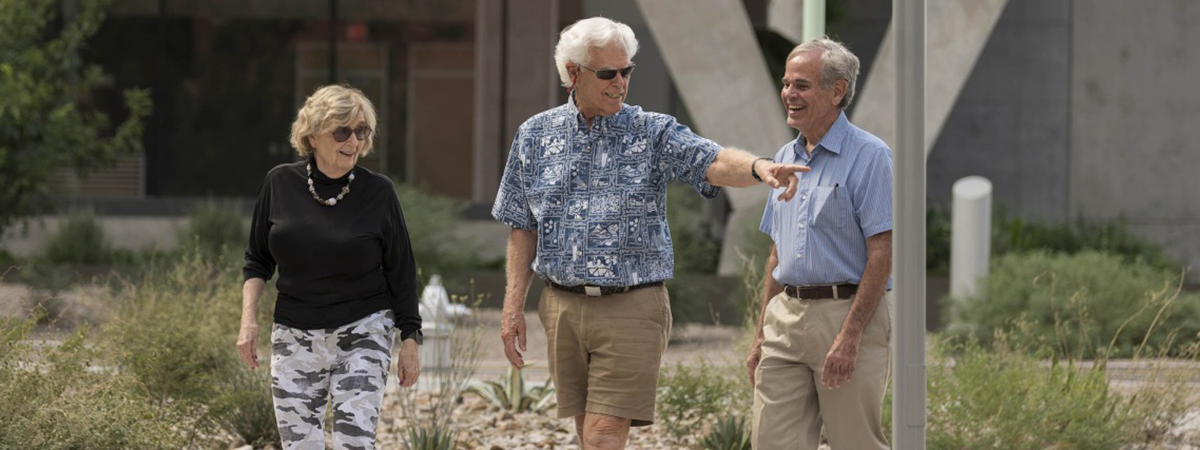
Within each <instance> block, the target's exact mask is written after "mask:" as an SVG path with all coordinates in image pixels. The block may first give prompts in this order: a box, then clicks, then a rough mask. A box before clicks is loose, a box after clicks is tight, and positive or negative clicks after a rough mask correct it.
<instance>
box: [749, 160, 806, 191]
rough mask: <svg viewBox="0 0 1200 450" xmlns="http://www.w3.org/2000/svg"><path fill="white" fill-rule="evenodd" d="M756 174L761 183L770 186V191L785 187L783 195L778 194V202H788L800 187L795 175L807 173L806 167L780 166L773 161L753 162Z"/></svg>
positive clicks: (798, 179)
mask: <svg viewBox="0 0 1200 450" xmlns="http://www.w3.org/2000/svg"><path fill="white" fill-rule="evenodd" d="M755 162H756V163H757V164H756V166H755V167H756V169H757V170H756V172H757V173H758V176H759V177H760V178H762V180H763V183H766V184H767V186H770V187H771V188H772V189H774V188H778V187H781V186H784V185H786V186H787V189H784V191H783V193H781V194H779V197H778V198H779V200H783V201H789V200H791V199H792V196H795V195H796V189H797V188H798V187H799V186H800V176H799V175H796V174H797V173H801V172H808V171H809V170H812V169H810V168H809V167H808V166H801V165H797V164H781V163H777V162H773V161H765V160H763V161H755Z"/></svg>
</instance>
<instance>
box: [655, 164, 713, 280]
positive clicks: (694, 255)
mask: <svg viewBox="0 0 1200 450" xmlns="http://www.w3.org/2000/svg"><path fill="white" fill-rule="evenodd" d="M711 203H712V202H711V201H709V200H705V199H704V198H703V197H701V196H700V195H698V194H696V192H695V191H693V190H692V188H691V187H688V186H686V185H684V184H683V183H671V184H668V185H667V227H668V229H669V230H670V232H671V247H672V248H673V250H674V252H675V273H703V274H713V273H716V272H717V263H718V262H719V261H720V259H721V236H719V235H717V234H716V230H717V227H716V226H715V225H714V224H713V221H712V214H711V210H712V204H711Z"/></svg>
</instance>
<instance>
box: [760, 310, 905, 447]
mask: <svg viewBox="0 0 1200 450" xmlns="http://www.w3.org/2000/svg"><path fill="white" fill-rule="evenodd" d="M852 301H853V299H841V300H834V299H820V300H800V299H797V298H794V297H789V296H787V294H783V293H781V294H779V295H777V296H775V297H774V298H772V299H771V300H770V303H769V304H768V306H767V310H766V315H765V316H764V318H763V336H764V339H765V340H764V341H763V346H762V360H761V362H760V363H759V365H758V368H757V369H756V370H755V375H754V377H755V382H756V383H757V384H756V386H755V388H754V422H753V427H754V429H753V434H752V437H751V440H752V443H753V445H754V448H755V449H757V450H773V449H789V450H795V449H813V450H816V449H817V447H818V445H819V444H820V439H821V427H822V426H824V427H825V436H826V437H827V438H828V439H829V445H830V447H831V448H832V449H833V450H866V449H887V448H888V443H887V440H886V438H885V437H884V434H883V425H882V417H881V416H882V404H883V394H884V390H885V388H886V387H887V380H888V376H889V374H890V373H889V372H890V369H891V331H892V294H891V292H888V293H886V294H884V297H883V299H882V300H881V301H880V302H879V306H878V308H877V309H876V310H875V314H874V315H873V316H872V317H871V320H870V321H869V322H868V323H867V328H866V329H865V330H863V335H862V339H861V340H860V341H859V347H858V358H857V360H856V361H855V369H854V374H853V375H852V376H851V378H850V381H849V382H846V383H843V384H842V385H841V386H839V387H838V388H836V389H829V388H827V387H825V386H824V385H822V384H821V373H822V368H823V367H824V365H825V355H827V354H828V353H829V349H830V347H832V346H833V340H834V338H835V337H837V333H838V332H839V331H840V330H841V328H842V323H843V321H845V319H846V316H847V315H848V314H849V313H850V305H851V303H852Z"/></svg>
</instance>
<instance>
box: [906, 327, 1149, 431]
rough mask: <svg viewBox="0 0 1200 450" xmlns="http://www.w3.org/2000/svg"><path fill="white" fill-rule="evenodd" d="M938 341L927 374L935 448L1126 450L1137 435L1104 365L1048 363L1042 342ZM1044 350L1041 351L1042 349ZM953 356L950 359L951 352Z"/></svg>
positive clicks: (1014, 339)
mask: <svg viewBox="0 0 1200 450" xmlns="http://www.w3.org/2000/svg"><path fill="white" fill-rule="evenodd" d="M999 336H1000V339H998V340H996V341H994V343H993V345H992V346H990V347H984V346H982V345H980V344H978V343H977V342H974V341H971V340H968V341H965V342H966V343H963V344H954V343H949V342H947V341H943V342H940V343H938V344H936V345H935V349H936V351H935V355H934V357H933V358H932V361H931V364H930V366H929V372H928V396H929V400H928V402H929V407H928V411H929V417H928V420H927V421H926V423H927V424H928V430H927V433H928V434H927V435H928V445H929V448H931V449H963V448H971V449H1006V450H1009V449H1030V450H1032V449H1039V450H1040V449H1047V448H1059V449H1065V448H1080V449H1083V448H1088V449H1091V448H1096V449H1099V448H1112V449H1115V448H1121V446H1122V445H1123V444H1127V443H1130V442H1132V441H1133V440H1134V439H1135V435H1136V430H1137V421H1136V420H1134V417H1133V416H1132V411H1133V410H1132V409H1131V408H1130V407H1129V402H1128V401H1127V400H1126V399H1125V398H1123V397H1121V396H1120V395H1117V394H1116V393H1114V392H1112V391H1111V390H1110V389H1109V386H1108V376H1107V374H1106V373H1105V371H1104V369H1103V366H1102V365H1098V366H1094V367H1092V368H1086V369H1085V368H1082V367H1079V366H1078V365H1077V364H1075V363H1074V362H1068V363H1052V364H1049V365H1045V364H1043V363H1042V362H1041V360H1039V359H1038V358H1037V357H1036V356H1033V355H1034V354H1041V355H1042V356H1045V355H1046V354H1047V353H1049V351H1048V350H1046V349H1045V348H1044V347H1040V346H1037V345H1030V344H1020V345H1010V344H1013V343H1015V342H1017V341H1018V340H1024V337H1023V336H1020V337H1018V336H1019V334H1018V335H1006V334H1000V335H999ZM1039 348H1040V349H1042V350H1038V349H1039ZM950 354H954V355H956V356H955V357H953V358H951V357H950V356H949V355H950Z"/></svg>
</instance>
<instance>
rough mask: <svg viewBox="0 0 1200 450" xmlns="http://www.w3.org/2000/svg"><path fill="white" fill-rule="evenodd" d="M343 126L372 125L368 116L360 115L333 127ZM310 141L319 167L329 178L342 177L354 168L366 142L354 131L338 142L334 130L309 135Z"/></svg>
mask: <svg viewBox="0 0 1200 450" xmlns="http://www.w3.org/2000/svg"><path fill="white" fill-rule="evenodd" d="M342 126H347V127H350V128H351V129H353V128H357V127H369V126H370V125H367V120H366V118H364V117H363V116H361V115H360V116H358V118H357V119H355V120H353V121H351V122H350V123H348V124H339V125H337V126H335V127H333V128H334V129H337V128H338V127H342ZM308 142H309V143H310V144H311V145H312V147H313V156H314V159H316V160H317V169H319V170H320V171H321V173H324V174H325V176H327V177H329V178H341V177H342V175H345V174H346V172H349V171H350V169H353V168H354V165H355V164H357V163H358V157H359V155H360V154H362V150H363V146H364V144H366V140H359V139H358V136H355V134H354V133H350V137H348V138H347V139H346V140H345V141H342V142H338V141H337V140H336V139H334V138H333V130H329V131H326V132H323V133H318V134H316V135H313V136H309V137H308Z"/></svg>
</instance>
